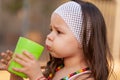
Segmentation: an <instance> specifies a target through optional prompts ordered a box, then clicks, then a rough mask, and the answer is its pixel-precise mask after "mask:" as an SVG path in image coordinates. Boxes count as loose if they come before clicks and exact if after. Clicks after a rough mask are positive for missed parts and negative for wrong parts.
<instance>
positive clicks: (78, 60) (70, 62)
mask: <svg viewBox="0 0 120 80" xmlns="http://www.w3.org/2000/svg"><path fill="white" fill-rule="evenodd" d="M64 67H66V68H79V69H82V68H86V67H88V64H87V62H86V61H85V59H84V58H83V56H82V55H80V54H79V55H75V56H72V57H67V58H64Z"/></svg>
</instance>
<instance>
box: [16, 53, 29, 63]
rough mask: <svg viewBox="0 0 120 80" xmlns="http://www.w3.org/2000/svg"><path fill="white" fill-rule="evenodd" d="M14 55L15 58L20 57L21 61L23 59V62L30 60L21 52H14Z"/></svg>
mask: <svg viewBox="0 0 120 80" xmlns="http://www.w3.org/2000/svg"><path fill="white" fill-rule="evenodd" d="M15 57H16V58H19V59H21V60H23V61H25V62H29V61H30V60H29V58H28V57H26V56H25V55H23V54H16V55H15Z"/></svg>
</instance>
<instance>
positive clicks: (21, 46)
mask: <svg viewBox="0 0 120 80" xmlns="http://www.w3.org/2000/svg"><path fill="white" fill-rule="evenodd" d="M43 50H44V47H43V46H42V45H39V44H37V43H36V42H34V41H31V40H29V39H26V38H24V37H20V38H19V40H18V42H17V45H16V48H15V51H14V54H13V57H14V55H15V54H22V53H23V51H28V52H29V53H31V54H32V55H33V56H34V57H35V58H36V60H38V59H39V57H40V56H41V53H42V52H43ZM33 66H34V65H33ZM12 68H22V66H21V65H20V64H18V63H17V62H15V61H14V60H13V59H11V61H10V65H9V67H8V71H10V72H11V73H14V74H16V75H18V76H20V77H24V78H27V75H26V74H24V73H21V72H16V71H14V70H13V69H12Z"/></svg>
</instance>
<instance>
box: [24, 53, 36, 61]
mask: <svg viewBox="0 0 120 80" xmlns="http://www.w3.org/2000/svg"><path fill="white" fill-rule="evenodd" d="M23 54H24V55H26V56H27V57H28V58H29V59H31V60H34V59H35V58H34V56H33V55H32V54H30V53H28V52H27V51H24V52H23Z"/></svg>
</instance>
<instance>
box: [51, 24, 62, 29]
mask: <svg viewBox="0 0 120 80" xmlns="http://www.w3.org/2000/svg"><path fill="white" fill-rule="evenodd" d="M53 27H54V28H55V29H57V30H63V29H62V28H61V26H53ZM49 28H50V29H51V28H52V25H50V26H49Z"/></svg>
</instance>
